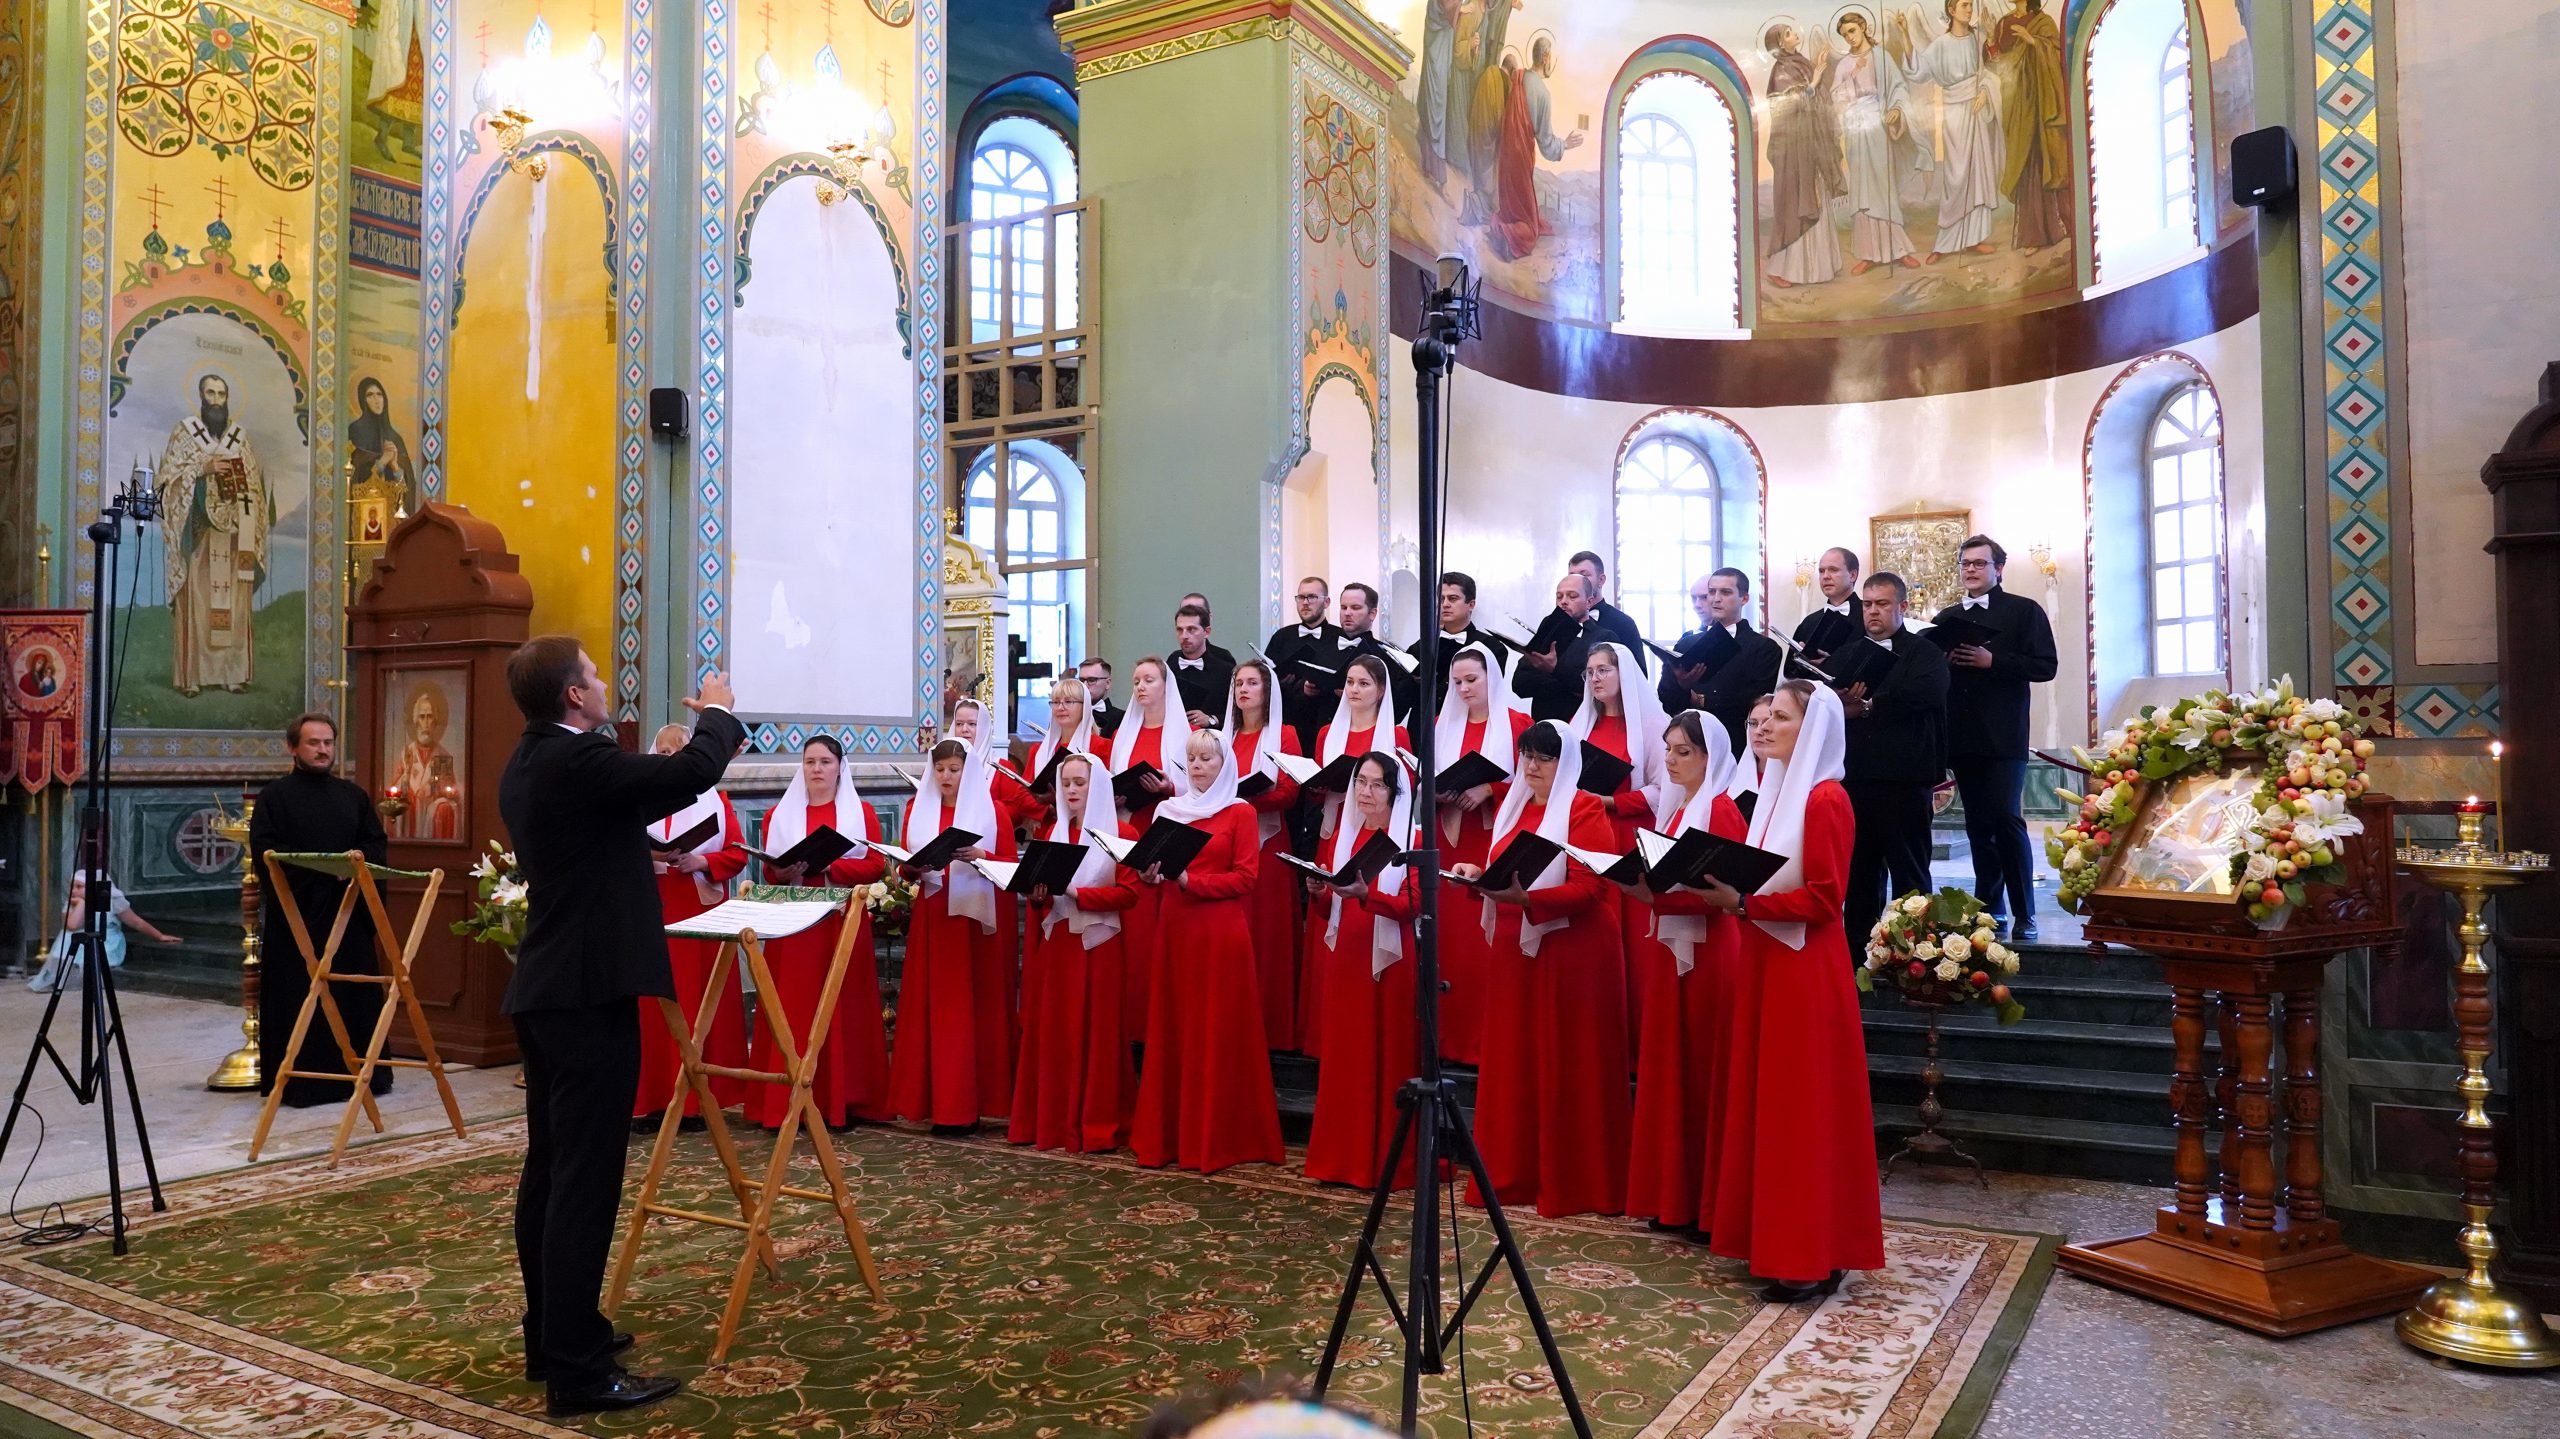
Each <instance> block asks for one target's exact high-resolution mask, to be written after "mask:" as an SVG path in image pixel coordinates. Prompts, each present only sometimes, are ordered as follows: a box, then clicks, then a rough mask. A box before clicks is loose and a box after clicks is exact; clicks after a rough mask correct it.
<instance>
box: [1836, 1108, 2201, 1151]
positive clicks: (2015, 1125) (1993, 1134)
mask: <svg viewBox="0 0 2560 1439" xmlns="http://www.w3.org/2000/svg"><path fill="white" fill-rule="evenodd" d="M1875 1115H1876V1128H1878V1129H1879V1130H1886V1129H1891V1130H1903V1129H1917V1128H1919V1127H1920V1114H1919V1111H1918V1110H1917V1109H1915V1108H1914V1107H1912V1106H1910V1105H1907V1104H1879V1105H1877V1106H1876V1107H1875ZM1938 1131H1939V1132H1940V1133H1942V1134H1945V1135H1947V1136H1949V1137H1950V1138H1955V1139H1972V1138H1980V1139H1986V1140H2000V1141H2004V1142H2007V1143H2015V1144H2051V1145H2063V1146H2069V1147H2073V1148H2082V1149H2108V1150H2116V1151H2119V1152H2123V1153H2128V1154H2141V1155H2146V1156H2161V1157H2167V1156H2170V1155H2173V1154H2175V1153H2176V1151H2177V1147H2178V1136H2177V1131H2175V1130H2173V1129H2171V1128H2170V1127H2168V1126H2167V1125H2161V1126H2160V1127H2158V1128H2157V1129H2155V1128H2153V1127H2151V1126H2150V1125H2145V1124H2112V1123H2108V1122H2106V1121H2103V1120H2094V1119H2054V1118H2049V1117H2046V1116H2044V1115H2036V1114H1986V1113H1983V1112H1981V1111H1978V1110H1967V1109H1949V1110H1948V1111H1947V1112H1946V1114H1945V1115H1944V1116H1943V1117H1941V1118H1940V1119H1939V1121H1938Z"/></svg>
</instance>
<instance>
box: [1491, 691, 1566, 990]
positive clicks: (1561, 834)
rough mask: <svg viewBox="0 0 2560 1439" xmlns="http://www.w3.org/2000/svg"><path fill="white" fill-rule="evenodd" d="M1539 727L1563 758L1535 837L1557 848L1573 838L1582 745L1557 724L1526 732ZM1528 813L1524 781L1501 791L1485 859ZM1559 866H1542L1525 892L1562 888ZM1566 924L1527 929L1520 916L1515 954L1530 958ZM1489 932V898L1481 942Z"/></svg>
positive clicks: (1555, 862)
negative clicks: (1548, 733)
mask: <svg viewBox="0 0 2560 1439" xmlns="http://www.w3.org/2000/svg"><path fill="white" fill-rule="evenodd" d="M1542 726H1543V727H1544V728H1547V729H1551V730H1554V731H1555V732H1556V739H1557V742H1558V744H1559V745H1560V746H1561V747H1562V748H1563V750H1564V753H1563V755H1561V756H1560V757H1559V758H1558V759H1557V760H1556V777H1555V782H1554V783H1553V784H1551V785H1549V786H1547V810H1546V813H1545V814H1542V815H1540V816H1539V817H1538V834H1539V836H1540V837H1541V838H1543V839H1546V840H1549V841H1551V842H1553V843H1555V844H1558V845H1561V844H1563V843H1564V842H1565V841H1566V840H1567V839H1568V838H1569V837H1571V835H1572V833H1573V796H1574V792H1575V791H1576V790H1577V789H1578V788H1579V787H1580V786H1581V784H1582V741H1581V740H1580V739H1579V738H1578V737H1576V736H1575V734H1574V733H1573V731H1572V730H1571V729H1569V728H1567V727H1566V726H1565V724H1564V722H1563V721H1561V720H1540V721H1538V723H1537V724H1535V725H1531V726H1530V728H1531V729H1537V728H1540V727H1542ZM1528 808H1529V786H1528V784H1527V782H1526V781H1523V782H1521V783H1519V784H1515V785H1513V786H1511V788H1510V789H1509V790H1507V791H1505V792H1504V794H1503V796H1502V809H1501V811H1500V812H1499V813H1497V814H1495V815H1494V817H1493V848H1492V849H1490V850H1488V851H1486V853H1487V854H1489V855H1499V854H1501V853H1502V846H1503V843H1504V842H1505V841H1507V840H1508V839H1510V838H1511V831H1513V830H1515V829H1517V828H1519V827H1520V816H1521V815H1522V814H1524V813H1526V812H1527V811H1528ZM1564 866H1565V857H1564V856H1563V855H1561V854H1559V855H1557V856H1556V857H1555V858H1554V859H1552V860H1550V861H1548V862H1547V867H1546V868H1545V869H1544V870H1542V871H1540V872H1539V874H1538V877H1537V878H1536V879H1534V880H1532V881H1530V882H1529V883H1528V884H1527V885H1526V886H1524V887H1525V888H1528V889H1552V888H1554V887H1555V886H1557V885H1559V884H1562V883H1564ZM1570 923H1572V921H1571V920H1569V919H1551V920H1548V921H1547V922H1546V923H1544V924H1532V923H1530V922H1529V916H1528V915H1527V914H1526V913H1523V914H1522V915H1521V916H1520V952H1521V953H1522V954H1525V955H1530V956H1533V957H1534V956H1535V955H1536V954H1537V952H1538V946H1539V944H1540V943H1541V942H1542V941H1543V940H1545V938H1546V937H1547V936H1548V935H1550V934H1553V933H1554V932H1555V931H1557V930H1559V929H1562V928H1564V927H1565V926H1566V925H1568V924H1570ZM1493 928H1494V904H1493V901H1492V900H1489V899H1488V900H1486V901H1485V902H1484V936H1485V938H1486V939H1491V938H1493Z"/></svg>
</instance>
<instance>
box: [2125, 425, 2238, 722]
mask: <svg viewBox="0 0 2560 1439" xmlns="http://www.w3.org/2000/svg"><path fill="white" fill-rule="evenodd" d="M2190 402H2193V403H2192V404H2191V403H2190ZM2182 410H2183V411H2188V412H2190V413H2192V415H2193V416H2194V418H2193V419H2192V420H2190V419H2189V418H2187V416H2186V415H2184V414H2182V413H2181V411H2182ZM2142 458H2143V465H2142V495H2143V503H2142V512H2143V516H2144V521H2145V522H2144V524H2143V527H2142V544H2143V564H2142V570H2143V590H2142V593H2143V605H2144V609H2145V614H2144V623H2143V637H2144V644H2145V646H2146V649H2147V652H2148V656H2149V660H2150V672H2151V673H2152V674H2154V675H2203V674H2219V673H2222V672H2223V671H2224V670H2225V669H2226V668H2227V667H2228V666H2229V664H2230V653H2231V634H2230V624H2229V609H2230V605H2229V595H2228V593H2227V585H2228V581H2227V578H2226V570H2227V566H2226V563H2225V559H2224V555H2223V533H2224V526H2225V524H2226V516H2225V515H2224V513H2223V504H2224V497H2223V472H2222V458H2223V457H2222V401H2221V399H2220V397H2218V396H2217V395H2215V394H2214V392H2213V388H2212V387H2211V386H2209V385H2206V384H2203V383H2201V382H2199V383H2195V384H2188V385H2181V386H2179V387H2178V388H2177V389H2175V390H2172V391H2171V392H2170V393H2169V396H2168V398H2166V399H2164V400H2162V401H2161V402H2160V407H2159V409H2157V410H2156V411H2154V412H2153V413H2152V417H2151V423H2150V425H2149V427H2148V428H2147V429H2146V430H2145V431H2144V434H2143V451H2142ZM2163 464H2166V465H2167V466H2168V467H2169V469H2170V471H2171V472H2172V474H2173V475H2174V476H2175V477H2176V483H2175V485H2174V486H2172V487H2170V490H2169V492H2168V493H2165V494H2164V493H2163V480H2164V478H2165V477H2164V476H2163V474H2162V471H2161V467H2162V465H2163ZM2199 479H2200V480H2201V483H2200V484H2199V483H2194V482H2195V481H2198V480H2199ZM2199 512H2201V513H2202V514H2203V515H2204V516H2205V517H2206V518H2205V520H2204V522H2203V526H2202V528H2203V531H2204V533H2203V534H2202V535H2198V534H2197V533H2195V531H2196V528H2197V525H2196V521H2195V519H2194V516H2196V515H2197V514H2198V513H2199ZM2164 521H2165V522H2166V523H2167V525H2168V527H2169V531H2168V533H2169V540H2170V543H2169V544H2168V545H2166V546H2164V543H2163V533H2162V525H2163V522H2164ZM2172 550H2174V552H2171V551H2172ZM2173 575H2174V579H2171V577H2172V576H2173ZM2164 579H2171V587H2172V589H2173V590H2174V591H2175V597H2174V600H2173V601H2172V602H2170V603H2165V604H2164V602H2163V591H2162V581H2163V580H2164ZM2200 580H2201V581H2202V582H2204V594H2205V602H2204V603H2203V604H2201V605H2199V604H2197V603H2196V600H2195V596H2196V594H2197V586H2198V583H2199V581H2200ZM2199 625H2209V626H2210V631H2209V635H2210V639H2211V650H2210V653H2209V654H2207V655H2205V656H2203V660H2204V662H2203V663H2198V656H2197V655H2196V653H2195V643H2196V640H2197V638H2198V635H2197V626H2199ZM2173 627H2174V628H2177V629H2178V630H2179V631H2180V633H2179V639H2178V648H2179V651H2180V653H2179V655H2178V656H2177V662H2176V663H2174V664H2172V663H2166V662H2164V658H2165V652H2164V645H2163V643H2162V641H2163V637H2164V631H2167V630H2170V629H2172V628H2173Z"/></svg>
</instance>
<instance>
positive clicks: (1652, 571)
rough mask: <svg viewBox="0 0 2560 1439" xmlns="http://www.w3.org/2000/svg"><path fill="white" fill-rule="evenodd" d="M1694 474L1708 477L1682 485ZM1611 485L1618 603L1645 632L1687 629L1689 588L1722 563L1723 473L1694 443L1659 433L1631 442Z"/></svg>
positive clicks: (1682, 437)
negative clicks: (1615, 541)
mask: <svg viewBox="0 0 2560 1439" xmlns="http://www.w3.org/2000/svg"><path fill="white" fill-rule="evenodd" d="M1692 476H1695V477H1699V478H1702V479H1703V481H1704V483H1703V484H1697V485H1689V484H1684V483H1682V481H1684V480H1686V479H1688V478H1689V477H1692ZM1630 481H1633V482H1634V483H1630ZM1614 490H1615V494H1614V501H1615V510H1616V515H1617V551H1618V553H1617V556H1616V560H1617V565H1616V569H1615V573H1616V575H1617V577H1618V599H1617V603H1618V607H1619V608H1620V609H1623V610H1625V611H1626V612H1627V613H1628V614H1630V615H1632V616H1634V617H1635V621H1636V628H1637V630H1638V631H1639V632H1641V633H1645V634H1656V635H1663V634H1681V633H1684V632H1686V631H1687V630H1689V629H1690V628H1691V625H1692V616H1693V614H1694V611H1693V609H1692V607H1691V606H1690V603H1689V586H1690V585H1692V584H1694V583H1695V582H1696V581H1697V578H1698V576H1700V575H1703V574H1706V573H1708V572H1710V571H1712V570H1715V569H1717V568H1719V567H1720V566H1722V564H1723V563H1724V503H1723V502H1724V476H1723V474H1722V473H1721V472H1720V471H1718V470H1717V468H1716V462H1715V459H1714V457H1713V456H1711V455H1709V454H1708V453H1707V451H1706V448H1705V447H1704V446H1702V445H1700V444H1699V443H1698V442H1697V441H1695V440H1692V439H1690V438H1689V437H1688V436H1686V435H1681V434H1675V433H1670V432H1667V431H1664V432H1656V433H1654V434H1649V435H1646V436H1644V437H1643V438H1642V439H1639V440H1637V441H1636V442H1635V443H1634V444H1633V445H1630V446H1629V447H1628V448H1627V454H1626V458H1625V459H1624V460H1622V461H1621V462H1620V463H1619V465H1618V473H1617V476H1616V480H1615V485H1614ZM1631 502H1632V506H1631ZM1631 508H1632V510H1633V512H1632V513H1631ZM1665 509H1669V510H1671V511H1672V512H1673V513H1672V514H1671V515H1668V516H1666V515H1665V514H1663V513H1662V511H1663V510H1665ZM1647 511H1652V513H1647Z"/></svg>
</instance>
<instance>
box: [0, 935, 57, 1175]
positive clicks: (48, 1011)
mask: <svg viewBox="0 0 2560 1439" xmlns="http://www.w3.org/2000/svg"><path fill="white" fill-rule="evenodd" d="M60 1008H62V982H61V978H60V976H59V975H58V974H57V976H56V977H55V980H54V986H53V992H52V993H51V994H49V995H47V996H45V1001H44V1018H42V1019H40V1020H38V1021H36V1037H35V1040H34V1042H33V1043H31V1044H29V1045H28V1046H27V1067H26V1068H24V1069H22V1070H19V1071H18V1088H17V1090H16V1092H15V1093H13V1094H11V1095H10V1096H9V1117H8V1118H6V1119H0V1154H7V1153H8V1152H9V1137H10V1136H11V1135H13V1134H15V1133H17V1132H18V1111H20V1110H22V1109H24V1108H26V1107H27V1091H28V1090H29V1089H30V1088H33V1087H34V1085H35V1082H36V1061H37V1060H38V1059H40V1058H42V1057H43V1056H45V1055H48V1054H49V1055H52V1056H53V1067H54V1068H55V1069H57V1070H61V1071H62V1077H63V1079H64V1080H65V1081H66V1082H73V1081H71V1072H70V1071H69V1070H67V1069H64V1068H63V1064H62V1055H61V1052H60V1051H58V1050H56V1049H55V1048H54V1047H53V1038H52V1036H53V1015H54V1011H56V1010H58V1009H60Z"/></svg>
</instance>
